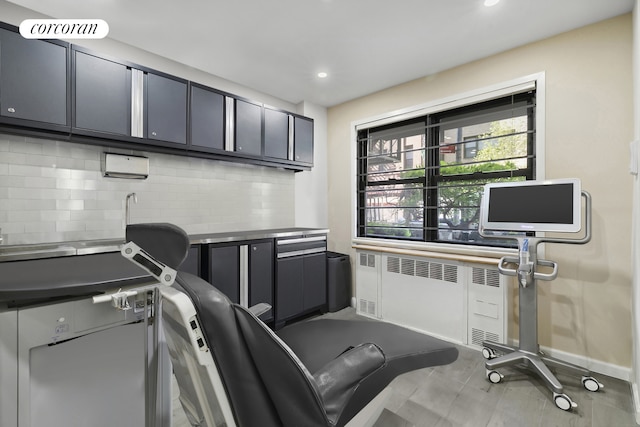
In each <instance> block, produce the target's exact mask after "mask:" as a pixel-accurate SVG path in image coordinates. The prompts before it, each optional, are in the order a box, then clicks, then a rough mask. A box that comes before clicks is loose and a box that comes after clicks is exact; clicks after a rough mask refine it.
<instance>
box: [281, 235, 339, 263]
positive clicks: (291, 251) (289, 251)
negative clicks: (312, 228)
mask: <svg viewBox="0 0 640 427" xmlns="http://www.w3.org/2000/svg"><path fill="white" fill-rule="evenodd" d="M326 250H327V236H308V237H306V236H305V237H293V238H288V239H278V240H277V242H276V253H277V257H278V258H288V257H293V256H300V255H309V254H317V253H322V252H326Z"/></svg>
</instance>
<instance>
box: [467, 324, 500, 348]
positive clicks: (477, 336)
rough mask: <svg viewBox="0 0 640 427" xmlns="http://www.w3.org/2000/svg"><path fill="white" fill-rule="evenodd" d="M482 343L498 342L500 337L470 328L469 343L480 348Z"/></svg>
mask: <svg viewBox="0 0 640 427" xmlns="http://www.w3.org/2000/svg"><path fill="white" fill-rule="evenodd" d="M483 341H494V342H500V335H498V334H496V333H493V332H487V331H484V330H482V329H477V328H471V343H472V344H475V345H478V346H482V342H483Z"/></svg>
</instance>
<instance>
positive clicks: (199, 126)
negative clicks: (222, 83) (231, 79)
mask: <svg viewBox="0 0 640 427" xmlns="http://www.w3.org/2000/svg"><path fill="white" fill-rule="evenodd" d="M224 105H225V102H224V96H223V95H221V94H219V93H217V92H214V91H211V90H207V89H204V88H201V87H198V86H191V146H192V147H194V148H198V147H202V148H213V149H217V150H224V131H225V111H224Z"/></svg>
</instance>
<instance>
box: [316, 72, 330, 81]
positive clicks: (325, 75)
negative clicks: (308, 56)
mask: <svg viewBox="0 0 640 427" xmlns="http://www.w3.org/2000/svg"><path fill="white" fill-rule="evenodd" d="M327 76H329V74H327V73H325V72H324V71H321V72H319V73H318V78H319V79H326V78H327Z"/></svg>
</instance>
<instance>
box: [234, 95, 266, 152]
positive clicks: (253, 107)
mask: <svg viewBox="0 0 640 427" xmlns="http://www.w3.org/2000/svg"><path fill="white" fill-rule="evenodd" d="M235 101H236V102H235V104H236V111H235V127H236V131H235V145H236V149H235V150H236V152H238V153H242V154H250V155H253V156H261V155H262V107H261V106H260V105H257V104H252V103H250V102H246V101H242V100H240V99H236V100H235Z"/></svg>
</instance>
